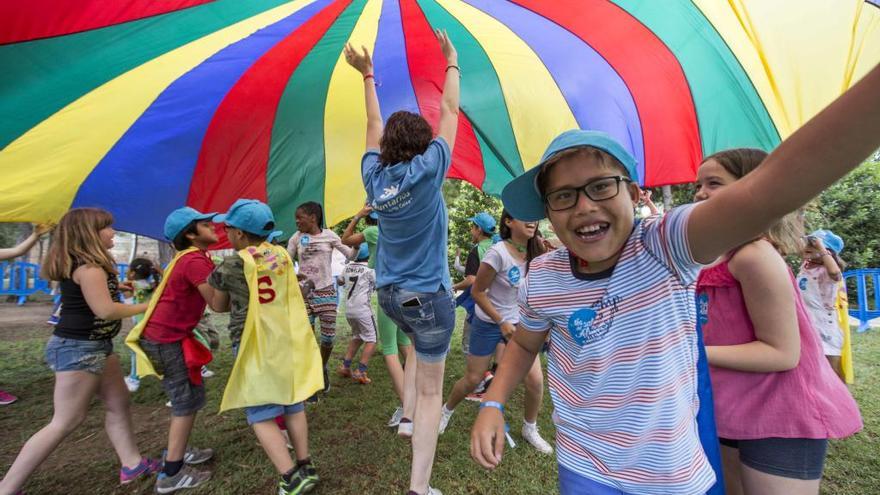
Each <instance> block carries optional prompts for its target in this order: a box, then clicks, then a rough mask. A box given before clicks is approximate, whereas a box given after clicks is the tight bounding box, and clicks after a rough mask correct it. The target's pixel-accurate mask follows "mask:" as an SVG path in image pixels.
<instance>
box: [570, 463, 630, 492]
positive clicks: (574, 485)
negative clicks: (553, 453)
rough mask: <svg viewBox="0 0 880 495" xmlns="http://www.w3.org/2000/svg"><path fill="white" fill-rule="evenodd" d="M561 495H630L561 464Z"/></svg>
mask: <svg viewBox="0 0 880 495" xmlns="http://www.w3.org/2000/svg"><path fill="white" fill-rule="evenodd" d="M559 495H628V494H627V493H626V492H622V491H620V490H618V489H617V488H614V487H611V486H608V485H605V484H602V483H599V482H597V481H593V480H591V479H590V478H587V477H585V476H581V475H579V474H577V473H575V472H574V471H572V470H570V469H567V468H564V467H562V465H561V464H560V465H559Z"/></svg>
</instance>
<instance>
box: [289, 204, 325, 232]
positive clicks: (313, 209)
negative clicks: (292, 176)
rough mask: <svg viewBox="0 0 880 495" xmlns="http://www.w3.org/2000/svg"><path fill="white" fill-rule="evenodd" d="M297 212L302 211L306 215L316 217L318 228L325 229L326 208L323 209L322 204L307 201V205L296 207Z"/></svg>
mask: <svg viewBox="0 0 880 495" xmlns="http://www.w3.org/2000/svg"><path fill="white" fill-rule="evenodd" d="M296 209H297V210H302V212H303V213H305V214H306V215H314V216H315V223H317V224H318V228H319V229H322V228H324V208H322V207H321V204H320V203H316V202H314V201H306V202H305V203H303V204H301V205H299V206H297V207H296Z"/></svg>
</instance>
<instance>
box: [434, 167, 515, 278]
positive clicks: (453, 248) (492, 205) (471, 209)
mask: <svg viewBox="0 0 880 495" xmlns="http://www.w3.org/2000/svg"><path fill="white" fill-rule="evenodd" d="M443 196H444V199H445V200H446V208H447V210H448V212H449V266H450V267H451V266H452V262H453V260H455V253H456V252H457V250H459V249H460V250H461V252H462V258H465V257H466V256H467V253H468V251H470V249H471V248H472V247H473V243H472V242H471V234H470V230H471V222H470V221H469V219H470V218H471V217H473V216H474V215H476V214H477V213H479V212H481V211H485V212H487V213H489V214H490V215H492V216H493V217H495V220H498V219H500V218H501V210H502V209H503V206H502V205H501V200H499V199H498V198H495V197H492V196H489V195H488V194H486V193H484V192H482V191H480V190H479V189H477V188H476V187H474V186H472V185H470V184H469V183H467V182H464V181H460V180H447V181H446V183H445V184H444V186H443ZM462 263H464V259H462Z"/></svg>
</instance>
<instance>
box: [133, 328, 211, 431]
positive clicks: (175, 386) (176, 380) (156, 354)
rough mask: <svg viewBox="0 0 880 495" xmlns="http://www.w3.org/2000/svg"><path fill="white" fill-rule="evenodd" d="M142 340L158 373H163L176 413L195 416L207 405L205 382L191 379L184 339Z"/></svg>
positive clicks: (142, 347)
mask: <svg viewBox="0 0 880 495" xmlns="http://www.w3.org/2000/svg"><path fill="white" fill-rule="evenodd" d="M140 344H141V349H143V350H144V353H145V354H146V355H147V357H148V358H150V362H151V363H152V364H153V367H154V368H155V369H156V373H159V374H160V375H162V388H163V389H165V395H167V396H168V399H169V400H170V401H171V415H172V416H192V415H193V414H195V413H196V412H197V411H198V410H199V409H202V408H203V407H205V386H204V384H203V385H195V384H193V383H192V382H191V381H189V369H188V368H187V367H186V361H185V360H184V358H183V347H182V346H181V345H180V342H172V343H170V344H159V343H156V342H151V341H149V340H146V339H141V340H140Z"/></svg>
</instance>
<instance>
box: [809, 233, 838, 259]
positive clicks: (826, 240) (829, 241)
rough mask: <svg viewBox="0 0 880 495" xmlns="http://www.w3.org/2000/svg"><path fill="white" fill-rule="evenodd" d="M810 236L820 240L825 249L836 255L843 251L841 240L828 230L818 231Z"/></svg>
mask: <svg viewBox="0 0 880 495" xmlns="http://www.w3.org/2000/svg"><path fill="white" fill-rule="evenodd" d="M810 235H811V236H813V237H818V238H819V239H821V240H822V244H824V245H825V247H826V248H828V249H830V250H832V251H834V252H835V253H837V254H840V252H841V251H843V238H842V237H840V236H839V235H837V234H835V233H834V232H831V231H830V230H823V229H819V230H817V231H815V232H812V233H810Z"/></svg>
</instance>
